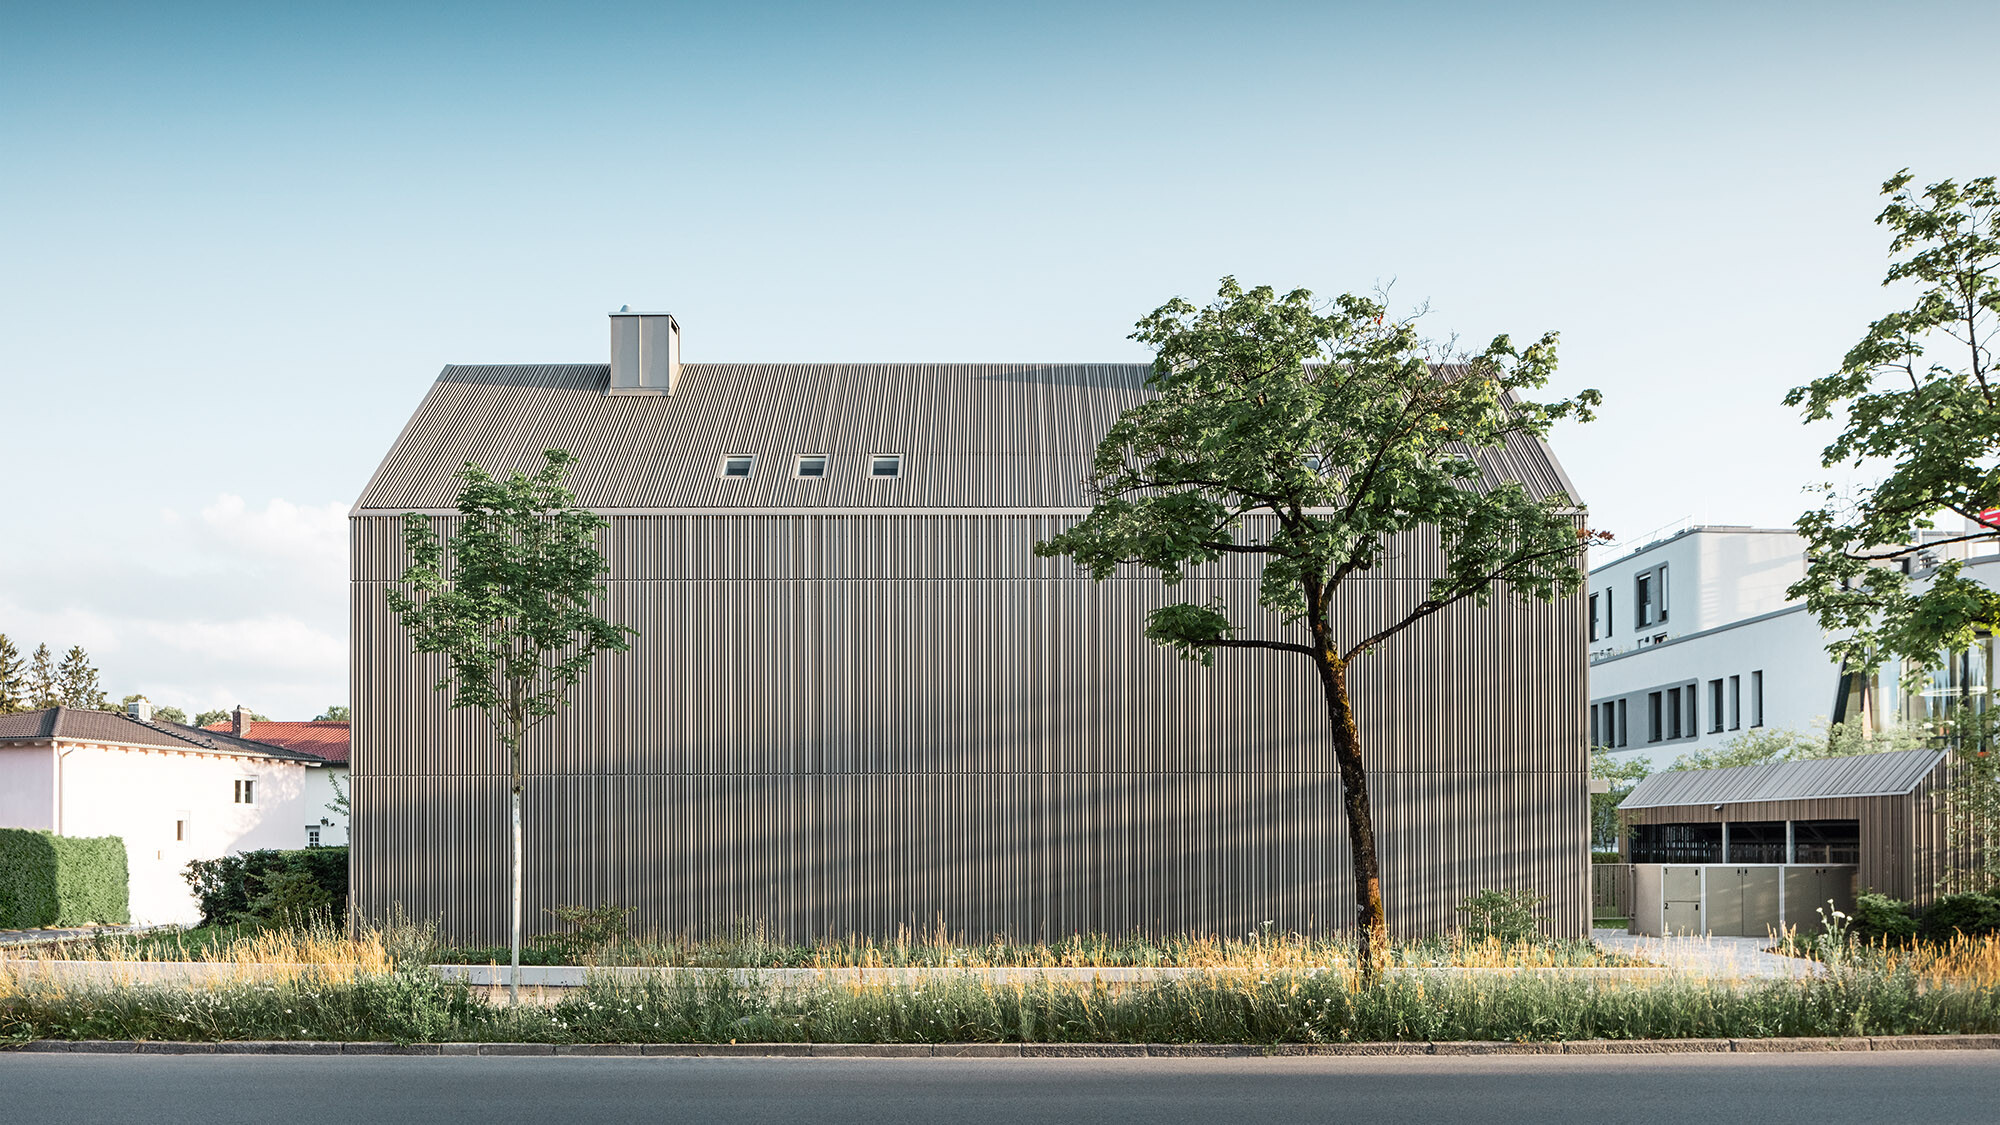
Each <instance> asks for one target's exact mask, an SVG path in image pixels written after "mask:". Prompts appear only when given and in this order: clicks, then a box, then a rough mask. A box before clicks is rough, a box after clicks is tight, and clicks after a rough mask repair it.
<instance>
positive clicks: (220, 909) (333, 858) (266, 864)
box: [185, 848, 347, 926]
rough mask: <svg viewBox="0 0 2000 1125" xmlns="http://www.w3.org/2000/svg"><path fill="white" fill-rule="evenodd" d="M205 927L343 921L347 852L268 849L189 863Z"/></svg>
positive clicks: (188, 876)
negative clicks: (251, 923) (319, 920)
mask: <svg viewBox="0 0 2000 1125" xmlns="http://www.w3.org/2000/svg"><path fill="white" fill-rule="evenodd" d="M185 877H186V879H187V881H188V885H189V886H191V887H193V888H194V893H195V898H196V899H198V900H199V901H200V903H201V922H202V925H204V926H223V925H230V924H232V923H238V922H304V921H308V920H310V919H314V918H324V919H327V920H330V921H333V922H336V923H345V921H346V919H347V849H346V848H300V849H297V850H295V851H279V850H277V849H272V848H266V849H263V850H260V851H254V852H238V853H236V854H235V855H226V856H223V857H221V858H219V859H198V860H195V861H194V862H192V863H190V864H188V866H187V872H186V876H185Z"/></svg>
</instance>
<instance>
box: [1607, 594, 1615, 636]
mask: <svg viewBox="0 0 2000 1125" xmlns="http://www.w3.org/2000/svg"><path fill="white" fill-rule="evenodd" d="M1612 612H1613V611H1612V609H1611V591H1609V590H1606V591H1604V639H1605V640H1607V641H1608V640H1610V639H1611V634H1612V631H1613V630H1612V628H1611V623H1612V622H1613V621H1615V620H1616V618H1615V617H1614V616H1612Z"/></svg>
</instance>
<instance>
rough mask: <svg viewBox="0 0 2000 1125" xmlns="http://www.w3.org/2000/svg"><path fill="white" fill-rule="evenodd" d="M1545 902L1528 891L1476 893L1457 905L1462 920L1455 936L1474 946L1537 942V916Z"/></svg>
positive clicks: (1490, 889) (1491, 890)
mask: <svg viewBox="0 0 2000 1125" xmlns="http://www.w3.org/2000/svg"><path fill="white" fill-rule="evenodd" d="M1548 900H1549V896H1547V895H1538V894H1535V893H1534V892H1532V891H1521V890H1504V891H1503V890H1494V889H1492V888H1488V889H1486V890H1483V891H1480V892H1479V893H1478V894H1476V895H1473V896H1472V897H1471V898H1468V899H1466V900H1465V901H1463V902H1461V903H1459V904H1458V907H1457V910H1458V913H1460V914H1463V915H1464V916H1465V921H1464V922H1463V923H1461V924H1460V926H1459V934H1460V935H1461V936H1462V937H1463V938H1464V939H1465V940H1467V941H1474V942H1499V943H1501V944H1502V945H1525V944H1533V943H1534V942H1536V941H1539V940H1540V938H1541V927H1540V925H1539V915H1538V912H1539V911H1540V910H1541V908H1542V904H1543V903H1546V902H1547V901H1548Z"/></svg>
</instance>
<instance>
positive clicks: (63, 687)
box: [56, 645, 107, 711]
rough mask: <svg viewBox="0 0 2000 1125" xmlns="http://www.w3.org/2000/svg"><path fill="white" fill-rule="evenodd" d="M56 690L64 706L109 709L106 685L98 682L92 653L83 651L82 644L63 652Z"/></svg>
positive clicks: (88, 709)
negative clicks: (105, 693) (92, 661)
mask: <svg viewBox="0 0 2000 1125" xmlns="http://www.w3.org/2000/svg"><path fill="white" fill-rule="evenodd" d="M56 691H57V693H58V695H59V697H60V698H59V702H60V703H61V704H62V705H63V706H64V707H75V708H77V709H79V710H84V711H103V710H106V709H107V705H106V703H105V699H104V685H103V684H101V683H99V682H98V677H97V669H96V668H95V667H93V666H92V665H91V663H90V654H89V653H87V652H85V651H83V646H82V645H71V646H70V647H69V651H68V652H66V653H64V654H63V659H62V664H61V666H60V667H58V668H57V669H56Z"/></svg>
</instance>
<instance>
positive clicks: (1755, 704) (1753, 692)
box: [1750, 669, 1764, 727]
mask: <svg viewBox="0 0 2000 1125" xmlns="http://www.w3.org/2000/svg"><path fill="white" fill-rule="evenodd" d="M1750 725H1751V726H1753V727H1761V726H1763V725H1764V673H1763V671H1762V670H1761V669H1760V670H1758V671H1755V672H1752V673H1750Z"/></svg>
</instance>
